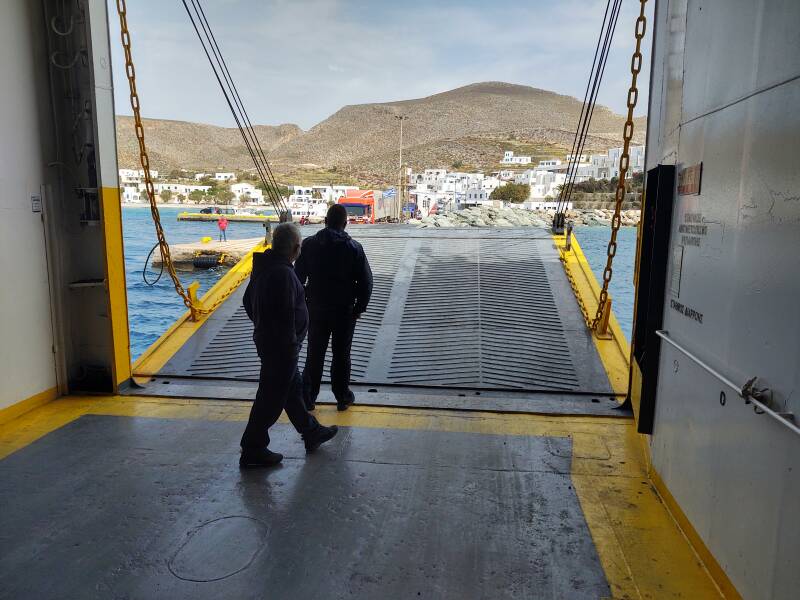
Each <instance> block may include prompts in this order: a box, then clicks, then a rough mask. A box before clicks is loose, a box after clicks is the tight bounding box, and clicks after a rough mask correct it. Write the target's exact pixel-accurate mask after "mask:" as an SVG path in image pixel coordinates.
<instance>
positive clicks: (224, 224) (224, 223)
mask: <svg viewBox="0 0 800 600" xmlns="http://www.w3.org/2000/svg"><path fill="white" fill-rule="evenodd" d="M217 227H219V241H220V242H221V241H223V240H225V241H226V242H227V241H228V236H226V235H225V230H226V229H227V228H228V219H226V218H225V215H220V218H219V219H218V220H217Z"/></svg>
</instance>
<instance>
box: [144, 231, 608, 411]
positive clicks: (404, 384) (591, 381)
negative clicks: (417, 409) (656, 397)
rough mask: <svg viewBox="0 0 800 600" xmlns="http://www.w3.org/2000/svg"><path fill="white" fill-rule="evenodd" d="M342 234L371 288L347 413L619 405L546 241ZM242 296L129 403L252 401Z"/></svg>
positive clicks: (505, 236) (521, 234) (518, 234)
mask: <svg viewBox="0 0 800 600" xmlns="http://www.w3.org/2000/svg"><path fill="white" fill-rule="evenodd" d="M353 229H354V231H353V232H352V233H353V235H354V237H355V238H356V239H358V240H359V241H360V242H361V243H362V244H363V245H364V249H365V251H366V253H367V256H368V258H369V260H370V263H371V265H372V269H373V273H374V278H375V290H374V294H373V299H372V302H371V303H370V306H369V309H368V310H367V312H366V313H365V315H364V316H363V317H362V318H361V319H360V320H359V322H358V324H357V327H356V332H355V336H354V341H353V353H352V359H353V373H352V379H353V382H354V383H355V384H357V385H356V387H355V391H356V393H357V401H363V402H366V403H369V404H378V405H380V404H386V403H387V401H388V395H387V394H386V393H385V392H387V391H393V392H397V391H400V390H402V389H405V390H406V391H413V392H414V393H408V394H391V400H392V401H400V402H401V405H407V406H431V407H439V408H463V409H477V410H502V411H515V412H556V413H566V414H579V413H585V414H609V415H610V414H615V409H616V408H617V404H618V403H617V401H616V400H615V398H614V396H613V391H612V388H611V386H610V384H609V379H608V376H607V374H606V371H605V369H604V366H603V363H602V362H601V360H600V357H599V355H598V352H597V350H596V348H595V346H594V344H593V342H592V338H591V336H590V334H589V332H588V331H587V329H586V326H585V324H584V322H583V319H582V316H581V314H580V310H579V308H578V304H577V302H576V301H575V296H574V294H573V291H572V289H571V287H570V284H569V281H568V280H567V277H566V275H565V273H564V269H563V268H562V265H561V264H560V262H559V259H558V252H557V250H556V248H555V246H554V243H553V238H552V236H551V235H549V234H548V232H546V231H544V230H539V229H532V228H524V229H489V230H487V229H480V230H477V229H453V230H441V229H437V230H430V229H428V230H425V229H411V228H404V227H396V226H395V227H370V228H353ZM244 287H245V286H241V287H240V288H239V289H238V290H237V291H236V292H235V293H234V294H233V295H232V296H230V298H229V299H228V300H227V301H226V302H225V303H224V304H223V305H222V306H221V307H220V308H218V309H217V310H216V311H215V313H214V314H213V315H212V316H211V317H210V318H209V319H208V320H207V321H206V322H205V323H204V324H203V326H202V327H201V328H200V329H199V330H198V331H197V332H196V333H195V334H194V335H192V337H191V338H189V340H188V342H187V343H186V344H184V345H183V346H182V347H181V348H180V349H179V350H178V351H177V353H175V354H174V355H173V356H172V357H171V358H170V360H169V361H168V362H167V363H166V364H165V365H164V366H163V368H161V369H160V371H159V372H158V374H157V376H156V377H154V378H152V379H151V381H150V382H149V383H148V385H146V386H145V388H144V389H136V390H134V392H133V393H137V394H143V393H144V394H148V393H149V394H156V395H163V394H169V395H173V396H204V397H212V398H225V399H236V398H240V399H246V400H251V399H252V398H253V397H254V395H255V389H256V383H257V380H258V372H259V367H260V363H259V358H258V356H257V354H256V350H255V346H254V344H253V342H252V339H251V338H252V324H251V323H250V321H249V319H248V318H247V315H246V314H245V311H244V308H243V306H242V295H243V293H244ZM304 353H305V350H304V352H303V356H302V357H301V360H304V358H305V355H304ZM329 354H330V350H329ZM325 377H326V378H327V365H326V374H325ZM166 384H169V386H168V387H167V385H166ZM321 401H322V402H326V401H332V397H331V396H330V394H329V393H328V394H323V396H322V398H321Z"/></svg>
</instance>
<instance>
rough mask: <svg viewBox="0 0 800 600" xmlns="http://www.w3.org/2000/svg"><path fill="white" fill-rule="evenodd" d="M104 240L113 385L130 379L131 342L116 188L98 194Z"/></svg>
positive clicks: (118, 198) (120, 210) (120, 213)
mask: <svg viewBox="0 0 800 600" xmlns="http://www.w3.org/2000/svg"><path fill="white" fill-rule="evenodd" d="M101 199H102V213H103V235H104V237H105V243H104V247H105V257H106V282H107V285H108V316H109V318H110V320H111V335H112V345H113V348H114V361H113V373H114V385H115V389H116V386H118V385H119V384H121V383H122V382H123V381H127V380H128V379H130V377H131V341H130V334H129V330H128V292H127V288H126V286H125V251H124V248H123V245H122V208H121V206H120V197H119V188H112V187H104V188H102V193H101Z"/></svg>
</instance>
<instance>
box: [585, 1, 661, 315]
mask: <svg viewBox="0 0 800 600" xmlns="http://www.w3.org/2000/svg"><path fill="white" fill-rule="evenodd" d="M646 4H647V0H639V18H637V19H636V30H635V36H636V50H635V51H634V52H633V56H632V57H631V87H630V88H629V89H628V99H627V106H628V116H627V119H626V120H625V127H624V128H623V130H622V138H623V147H622V154H621V155H620V157H619V181H617V190H616V194H615V196H614V216H613V217H612V218H611V240H610V241H609V242H608V252H607V255H606V267H605V270H604V271H603V287H602V289H601V290H600V298H599V299H598V303H597V312H596V313H595V316H594V320H593V321H592V324H591V329H592V330H593V331H596V330H597V327H598V325H599V324H600V320H601V319H602V316H603V311H604V310H605V307H606V303H607V302H608V284H609V283H610V282H611V277H612V276H613V275H614V269H613V263H614V256H615V255H616V254H617V233H618V232H619V227H620V224H621V222H622V217H621V215H620V212H621V211H622V203H623V201H624V200H625V177H626V176H627V174H628V167H629V162H630V147H631V138H633V109H634V108H636V102H637V101H638V100H639V88H638V87H637V86H636V80H637V78H638V77H639V73H640V72H641V70H642V38H644V33H645V30H646V28H647V18H646V17H645V5H646ZM581 308H583V307H581Z"/></svg>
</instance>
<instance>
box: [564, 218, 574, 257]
mask: <svg viewBox="0 0 800 600" xmlns="http://www.w3.org/2000/svg"><path fill="white" fill-rule="evenodd" d="M572 227H573V223H572V221H569V222H568V223H567V229H566V234H565V239H564V249H565V250H566V251H567V252H569V251H570V250H572Z"/></svg>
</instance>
